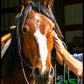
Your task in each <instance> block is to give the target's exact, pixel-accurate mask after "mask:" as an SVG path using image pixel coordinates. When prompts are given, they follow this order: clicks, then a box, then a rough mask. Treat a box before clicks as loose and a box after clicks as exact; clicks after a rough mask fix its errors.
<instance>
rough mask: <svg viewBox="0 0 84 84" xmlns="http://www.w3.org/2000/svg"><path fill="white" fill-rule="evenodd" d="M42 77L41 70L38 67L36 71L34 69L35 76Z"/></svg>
mask: <svg viewBox="0 0 84 84" xmlns="http://www.w3.org/2000/svg"><path fill="white" fill-rule="evenodd" d="M40 75H41V70H40V69H39V68H38V67H36V68H35V69H34V76H35V77H36V78H37V77H39V76H40Z"/></svg>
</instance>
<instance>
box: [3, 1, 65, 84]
mask: <svg viewBox="0 0 84 84" xmlns="http://www.w3.org/2000/svg"><path fill="white" fill-rule="evenodd" d="M50 1H51V0H50ZM46 3H48V2H47V0H46ZM48 7H51V6H50V5H49V3H48V4H45V0H44V3H41V2H33V1H30V2H27V4H26V5H24V9H22V11H21V12H20V13H19V14H18V15H17V16H16V27H15V28H14V29H13V32H12V33H11V38H10V39H11V41H10V42H9V46H8V48H7V50H6V52H5V53H4V56H3V58H2V60H1V79H2V80H3V83H4V84H53V77H54V68H53V66H52V63H51V57H52V56H51V51H52V49H53V33H52V31H53V30H54V31H55V32H56V33H57V35H58V37H59V38H60V39H62V38H63V35H62V33H61V30H60V28H59V26H58V24H57V22H56V20H55V17H54V15H53V14H52V12H51V10H49V8H48ZM2 50H3V48H2Z"/></svg>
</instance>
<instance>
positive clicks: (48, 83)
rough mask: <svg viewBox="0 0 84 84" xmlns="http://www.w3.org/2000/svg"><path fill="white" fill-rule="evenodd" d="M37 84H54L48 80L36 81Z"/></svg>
mask: <svg viewBox="0 0 84 84" xmlns="http://www.w3.org/2000/svg"><path fill="white" fill-rule="evenodd" d="M35 84H53V83H52V80H47V81H45V80H44V81H40V80H39V81H38V80H35Z"/></svg>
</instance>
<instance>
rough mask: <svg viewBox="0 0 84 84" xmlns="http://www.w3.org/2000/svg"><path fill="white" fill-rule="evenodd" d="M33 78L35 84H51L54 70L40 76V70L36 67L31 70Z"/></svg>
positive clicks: (51, 69)
mask: <svg viewBox="0 0 84 84" xmlns="http://www.w3.org/2000/svg"><path fill="white" fill-rule="evenodd" d="M33 76H34V79H35V84H51V81H52V78H53V76H54V69H53V67H52V68H50V70H49V71H47V72H46V73H45V74H42V73H41V69H40V68H38V67H36V68H35V69H34V70H33Z"/></svg>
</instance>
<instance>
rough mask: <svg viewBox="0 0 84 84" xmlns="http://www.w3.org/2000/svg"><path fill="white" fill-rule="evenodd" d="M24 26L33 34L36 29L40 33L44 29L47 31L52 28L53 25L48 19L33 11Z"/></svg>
mask: <svg viewBox="0 0 84 84" xmlns="http://www.w3.org/2000/svg"><path fill="white" fill-rule="evenodd" d="M25 24H27V26H29V29H30V30H31V31H33V33H34V32H36V30H37V29H38V28H39V29H40V31H41V32H42V31H45V28H46V29H48V28H53V27H54V23H53V22H52V21H51V20H50V19H49V18H48V17H46V16H45V15H43V14H40V13H37V12H35V11H33V10H31V12H30V13H29V15H28V18H27V20H26V22H25Z"/></svg>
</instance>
